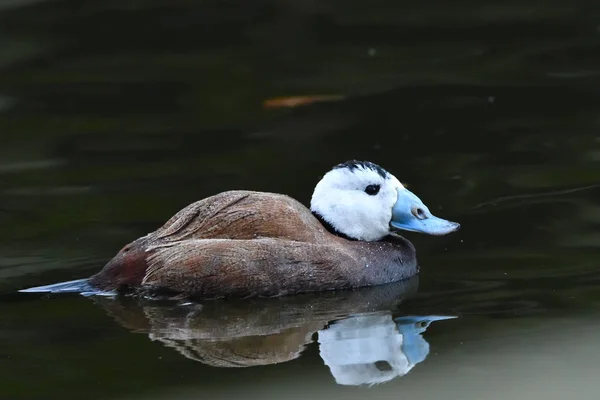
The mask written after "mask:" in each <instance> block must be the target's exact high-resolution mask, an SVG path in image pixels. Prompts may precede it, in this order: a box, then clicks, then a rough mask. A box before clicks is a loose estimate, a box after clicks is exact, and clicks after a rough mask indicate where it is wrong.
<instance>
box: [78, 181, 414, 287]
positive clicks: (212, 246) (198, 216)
mask: <svg viewBox="0 0 600 400" xmlns="http://www.w3.org/2000/svg"><path fill="white" fill-rule="evenodd" d="M416 273H417V263H416V257H415V250H414V247H413V246H412V244H411V243H410V242H409V241H407V240H406V239H404V238H402V237H400V236H388V237H386V238H385V239H383V240H382V241H377V242H364V241H355V240H348V239H344V238H342V237H339V236H337V235H335V234H332V233H330V232H329V231H327V229H325V227H324V226H323V225H322V224H321V223H320V222H319V220H318V219H317V218H316V217H315V216H313V214H312V213H311V212H310V210H308V209H307V208H306V207H304V206H303V205H302V204H300V203H299V202H297V201H296V200H294V199H292V198H290V197H288V196H285V195H280V194H273V193H262V192H250V191H229V192H224V193H220V194H217V195H215V196H212V197H209V198H206V199H204V200H200V201H198V202H195V203H193V204H191V205H189V206H187V207H185V208H184V209H182V210H181V211H179V212H178V213H177V214H176V215H174V216H173V217H172V218H171V219H170V220H169V221H167V223H166V224H165V225H163V226H162V227H161V228H159V229H157V230H156V231H154V232H152V233H150V234H148V235H146V236H144V237H141V238H139V239H137V240H135V241H134V242H132V243H130V244H128V245H127V246H125V247H124V248H123V249H122V250H121V251H120V252H119V253H118V254H117V255H116V256H115V257H114V258H113V259H112V260H111V261H109V262H108V263H107V264H106V266H105V267H104V268H103V269H102V270H101V271H100V272H99V273H98V274H96V275H94V276H92V277H91V278H90V280H89V283H90V284H91V285H92V286H93V287H95V288H98V289H101V290H117V291H124V290H134V291H138V292H151V293H155V292H162V293H169V294H175V295H177V294H182V295H185V296H193V297H201V298H218V297H229V296H235V297H249V296H265V297H272V296H282V295H286V294H293V293H302V292H312V291H325V290H333V289H345V288H352V287H361V286H370V285H377V284H383V283H389V282H396V281H399V280H401V279H404V278H408V277H410V276H413V275H415V274H416Z"/></svg>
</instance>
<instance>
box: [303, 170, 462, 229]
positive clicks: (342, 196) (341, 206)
mask: <svg viewBox="0 0 600 400" xmlns="http://www.w3.org/2000/svg"><path fill="white" fill-rule="evenodd" d="M310 208H311V211H312V212H313V213H315V214H317V215H318V216H319V217H320V218H322V219H323V220H324V221H325V222H326V223H328V224H329V225H330V226H331V227H332V228H333V229H335V230H336V231H337V232H339V233H341V234H342V235H345V236H347V237H349V238H352V239H357V240H365V241H375V240H380V239H382V238H384V237H385V236H387V235H389V234H390V233H391V232H393V231H395V230H398V229H404V230H411V231H417V232H424V233H429V234H434V235H444V234H447V233H450V232H452V231H455V230H457V229H458V228H459V226H460V225H458V224H457V223H454V222H450V221H446V220H442V219H440V218H437V217H434V216H433V215H431V213H430V212H429V209H428V208H427V207H426V206H425V205H424V204H423V202H421V200H419V198H418V197H417V196H415V195H414V194H413V193H411V192H410V191H409V190H407V189H406V188H405V187H404V186H402V184H401V183H400V182H399V181H398V179H396V177H395V176H394V175H392V174H390V173H389V172H387V171H386V170H384V169H383V168H381V167H380V166H378V165H377V164H373V163H371V162H368V161H354V160H353V161H347V162H345V163H342V164H339V165H336V166H335V167H333V169H332V170H331V171H329V172H328V173H327V174H325V176H323V178H322V179H321V181H319V183H318V184H317V186H316V187H315V191H314V192H313V196H312V199H311V202H310Z"/></svg>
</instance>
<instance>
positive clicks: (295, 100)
mask: <svg viewBox="0 0 600 400" xmlns="http://www.w3.org/2000/svg"><path fill="white" fill-rule="evenodd" d="M344 98H345V97H344V96H342V95H314V96H289V97H274V98H271V99H267V100H265V101H263V107H265V108H284V107H288V108H292V107H298V106H305V105H308V104H312V103H317V102H326V101H338V100H343V99H344Z"/></svg>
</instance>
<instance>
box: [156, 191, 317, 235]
mask: <svg viewBox="0 0 600 400" xmlns="http://www.w3.org/2000/svg"><path fill="white" fill-rule="evenodd" d="M325 233H326V232H325V229H324V228H323V226H322V225H321V224H320V223H319V221H318V220H317V219H316V218H315V217H314V216H313V215H312V213H311V212H310V210H308V209H307V208H306V207H304V206H303V205H302V204H301V203H300V202H298V201H296V200H294V199H293V198H291V197H289V196H285V195H282V194H276V193H265V192H252V191H239V190H236V191H228V192H223V193H219V194H217V195H214V196H211V197H208V198H206V199H203V200H199V201H197V202H195V203H192V204H190V205H189V206H187V207H185V208H184V209H182V210H181V211H179V212H178V213H177V214H175V215H174V216H173V217H172V218H171V219H169V220H168V221H167V222H166V223H165V224H164V225H163V226H162V227H161V228H159V229H158V230H156V231H155V232H152V233H150V234H149V235H148V239H149V240H150V241H151V242H154V241H157V242H161V243H162V242H173V241H181V240H186V239H237V240H240V239H254V238H261V237H270V238H278V239H283V240H294V241H300V242H317V241H319V240H321V239H322V238H323V236H324V234H325Z"/></svg>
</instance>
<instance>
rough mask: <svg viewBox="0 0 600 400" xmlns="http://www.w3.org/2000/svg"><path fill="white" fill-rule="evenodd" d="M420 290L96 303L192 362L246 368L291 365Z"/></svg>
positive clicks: (413, 285) (411, 282)
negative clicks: (321, 336) (341, 327)
mask: <svg viewBox="0 0 600 400" xmlns="http://www.w3.org/2000/svg"><path fill="white" fill-rule="evenodd" d="M417 286H418V278H417V277H413V278H411V279H408V280H405V281H401V282H397V283H392V284H388V285H382V286H375V287H371V288H362V289H355V290H349V291H343V292H324V293H314V294H304V295H295V296H286V297H282V298H277V299H248V300H244V301H242V300H234V299H230V300H227V301H222V300H221V301H212V302H207V303H205V304H202V305H201V304H198V303H188V304H184V305H174V304H173V303H172V302H164V303H163V302H157V301H148V300H144V299H142V298H130V297H115V298H109V297H92V299H93V300H94V301H95V302H97V304H99V305H101V306H102V307H103V308H105V309H106V311H107V312H108V313H109V314H110V315H111V316H112V317H114V318H115V320H117V321H118V322H119V323H120V324H121V325H123V326H124V327H126V328H128V329H130V330H132V331H134V332H142V333H145V334H147V335H148V337H149V338H150V339H152V340H156V341H159V342H161V343H163V344H165V345H166V346H169V347H173V348H175V349H176V350H177V351H179V352H180V353H181V354H183V355H184V356H186V357H188V358H190V359H193V360H196V361H200V362H202V363H205V364H209V365H212V366H218V367H247V366H254V365H267V364H276V363H281V362H285V361H289V360H292V359H294V358H296V357H298V356H299V355H300V353H301V352H302V351H303V350H304V347H305V345H306V344H308V343H310V342H312V335H313V334H314V333H315V332H318V331H320V330H321V329H323V328H324V327H325V326H327V324H328V323H329V322H330V321H333V320H337V319H340V318H345V317H346V316H348V315H360V314H361V313H374V312H378V311H382V310H390V309H395V308H396V307H397V306H398V304H399V303H400V302H401V301H402V300H403V299H404V298H405V297H407V296H410V295H411V294H413V293H415V292H416V290H417ZM329 329H330V328H329ZM320 332H323V331H320Z"/></svg>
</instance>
